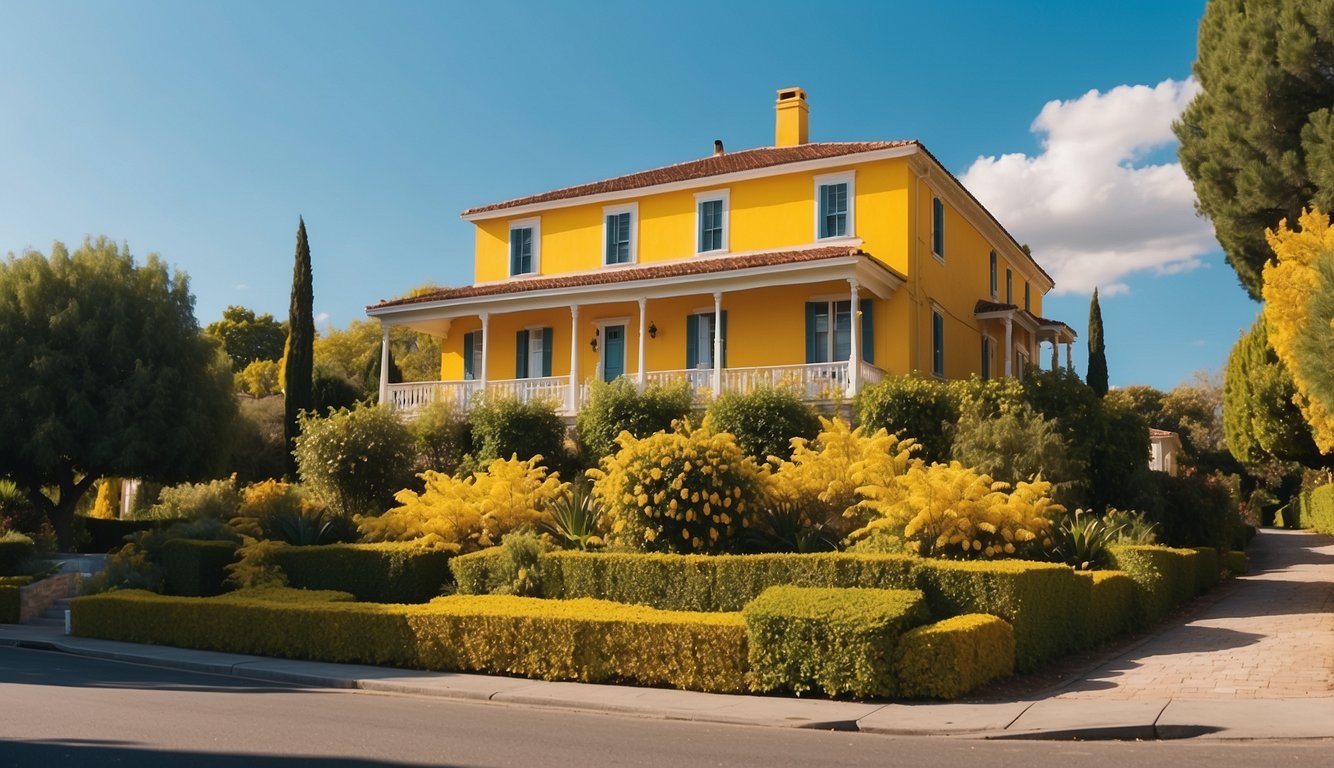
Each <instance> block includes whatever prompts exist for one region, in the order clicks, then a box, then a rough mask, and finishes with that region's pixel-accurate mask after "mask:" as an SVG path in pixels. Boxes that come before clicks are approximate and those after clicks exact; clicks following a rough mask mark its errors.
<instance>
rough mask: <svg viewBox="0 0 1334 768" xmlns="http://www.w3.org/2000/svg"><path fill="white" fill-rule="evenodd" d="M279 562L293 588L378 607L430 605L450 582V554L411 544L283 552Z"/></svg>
mask: <svg viewBox="0 0 1334 768" xmlns="http://www.w3.org/2000/svg"><path fill="white" fill-rule="evenodd" d="M273 561H274V563H275V564H276V565H277V566H278V567H279V568H281V569H282V572H283V573H284V574H286V576H287V583H288V584H289V585H290V586H292V587H298V588H301V589H313V590H330V589H331V590H337V591H340V592H350V593H352V594H353V595H355V596H356V598H357V599H358V600H363V601H366V602H372V603H424V602H426V601H428V600H430V599H431V598H433V597H436V596H438V595H440V594H441V592H443V591H444V589H445V585H446V584H447V583H448V582H449V554H448V553H446V552H443V551H440V550H432V549H426V548H423V547H421V546H420V545H416V544H413V543H411V542H407V543H396V542H395V543H382V544H330V545H327V546H318V547H308V546H305V547H281V548H277V549H275V550H274V551H273Z"/></svg>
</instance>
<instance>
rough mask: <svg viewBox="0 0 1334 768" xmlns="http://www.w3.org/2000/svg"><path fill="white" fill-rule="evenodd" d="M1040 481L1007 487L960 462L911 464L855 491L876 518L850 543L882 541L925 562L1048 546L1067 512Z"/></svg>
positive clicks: (980, 556) (1010, 552)
mask: <svg viewBox="0 0 1334 768" xmlns="http://www.w3.org/2000/svg"><path fill="white" fill-rule="evenodd" d="M1050 490H1051V484H1050V483H1048V482H1047V481H1045V480H1036V481H1034V482H1031V483H1023V482H1021V483H1018V484H1017V485H1015V487H1014V489H1013V490H1010V489H1009V486H1008V485H1007V484H1005V483H997V482H994V481H993V480H992V479H991V478H990V477H988V476H986V475H984V474H980V473H978V472H977V471H976V470H973V469H969V468H968V467H965V466H963V465H962V464H960V463H959V462H957V461H955V462H950V463H949V464H932V465H930V466H925V465H922V464H916V465H913V466H910V467H908V470H907V472H905V473H904V474H903V475H901V476H899V477H896V478H894V481H893V482H892V483H890V484H887V485H871V486H864V487H862V488H859V489H858V492H859V493H863V494H865V495H866V497H867V501H865V502H863V503H864V504H865V506H866V507H867V508H868V509H870V510H871V511H872V512H873V513H875V514H876V515H878V516H877V517H876V518H875V519H874V520H872V521H871V522H870V523H868V524H867V525H866V526H865V527H863V528H861V529H859V530H857V531H854V532H853V533H852V538H854V539H859V538H863V537H887V538H889V539H890V540H892V541H897V543H899V544H900V545H901V546H902V548H903V549H904V550H905V551H908V552H915V553H917V554H920V555H923V556H926V557H957V558H985V559H990V558H996V557H1006V556H1008V555H1013V554H1015V553H1016V552H1017V551H1018V550H1019V549H1020V548H1022V547H1024V546H1025V545H1027V544H1029V543H1030V542H1040V543H1041V544H1042V545H1043V546H1050V544H1051V541H1050V539H1049V538H1048V533H1047V532H1048V530H1049V529H1050V528H1051V525H1052V518H1053V517H1054V516H1057V515H1059V514H1061V513H1063V512H1064V511H1065V509H1064V507H1062V506H1061V505H1059V504H1056V503H1055V502H1053V501H1052V500H1051V497H1050V495H1049V492H1050Z"/></svg>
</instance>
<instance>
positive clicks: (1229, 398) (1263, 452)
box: [1223, 313, 1323, 467]
mask: <svg viewBox="0 0 1334 768" xmlns="http://www.w3.org/2000/svg"><path fill="white" fill-rule="evenodd" d="M1296 394H1297V388H1296V386H1295V385H1294V384H1293V383H1292V374H1291V373H1288V368H1287V366H1285V365H1284V364H1283V362H1282V361H1281V360H1279V359H1278V355H1276V354H1274V350H1273V349H1271V348H1270V347H1269V327H1268V324H1267V323H1266V322H1265V316H1264V314H1263V313H1262V314H1261V315H1260V316H1259V317H1257V318H1256V319H1255V325H1253V326H1252V327H1251V330H1250V332H1248V333H1247V334H1245V335H1244V336H1242V337H1241V338H1240V339H1239V340H1238V341H1237V344H1236V346H1234V347H1233V348H1232V353H1231V354H1230V355H1228V358H1227V371H1226V373H1225V374H1224V378H1223V430H1224V432H1225V434H1226V435H1227V448H1228V450H1229V451H1230V452H1231V453H1232V455H1233V457H1235V458H1236V459H1237V461H1240V462H1242V463H1244V464H1260V463H1263V462H1265V461H1271V460H1275V459H1276V460H1279V461H1297V462H1300V463H1302V464H1305V465H1306V466H1309V467H1318V466H1320V465H1321V464H1322V463H1323V462H1322V460H1321V457H1320V451H1319V450H1318V449H1317V448H1316V447H1315V441H1314V440H1313V439H1312V438H1311V426H1310V425H1309V424H1307V423H1306V420H1305V419H1304V418H1303V417H1302V413H1301V411H1300V410H1298V409H1297V406H1296V405H1295V404H1294V403H1293V399H1294V396H1295V395H1296Z"/></svg>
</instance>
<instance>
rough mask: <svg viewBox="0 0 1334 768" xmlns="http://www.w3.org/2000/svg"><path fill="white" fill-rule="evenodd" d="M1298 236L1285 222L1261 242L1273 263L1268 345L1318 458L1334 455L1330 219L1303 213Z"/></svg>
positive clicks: (1267, 275)
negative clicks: (1293, 391) (1292, 388)
mask: <svg viewBox="0 0 1334 768" xmlns="http://www.w3.org/2000/svg"><path fill="white" fill-rule="evenodd" d="M1299 223H1300V225H1301V229H1300V230H1292V229H1289V228H1288V222H1287V220H1284V221H1282V222H1280V223H1279V226H1278V230H1277V231H1274V230H1269V231H1267V232H1265V236H1266V237H1267V238H1268V239H1269V246H1270V247H1271V248H1273V249H1274V254H1275V255H1276V256H1277V257H1278V260H1277V261H1271V262H1269V263H1268V264H1266V265H1265V268H1264V299H1265V307H1264V313H1265V320H1266V321H1268V323H1269V344H1270V346H1272V347H1273V348H1274V352H1275V353H1276V354H1277V355H1278V357H1279V359H1280V360H1282V361H1283V363H1284V365H1286V366H1287V368H1288V370H1289V371H1291V372H1292V381H1293V384H1295V385H1296V388H1297V396H1296V397H1295V398H1294V402H1296V404H1297V407H1298V408H1300V409H1301V412H1302V416H1304V417H1305V418H1306V421H1307V422H1308V423H1309V424H1310V425H1311V436H1312V437H1313V438H1315V442H1316V446H1317V447H1319V448H1320V452H1321V453H1326V454H1328V453H1330V452H1334V375H1332V374H1331V373H1330V371H1331V368H1330V366H1329V350H1330V348H1331V346H1334V227H1331V226H1330V223H1329V216H1328V215H1327V214H1324V213H1321V212H1320V211H1306V212H1304V213H1303V214H1302V216H1301V219H1300V220H1299Z"/></svg>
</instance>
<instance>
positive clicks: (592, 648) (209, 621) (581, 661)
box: [71, 590, 746, 692]
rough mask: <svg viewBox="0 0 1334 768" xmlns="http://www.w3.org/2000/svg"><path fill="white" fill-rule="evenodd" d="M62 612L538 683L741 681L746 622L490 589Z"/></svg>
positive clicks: (88, 600)
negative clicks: (402, 597) (417, 601)
mask: <svg viewBox="0 0 1334 768" xmlns="http://www.w3.org/2000/svg"><path fill="white" fill-rule="evenodd" d="M71 614H72V623H73V626H72V629H73V632H74V634H75V635H78V636H81V637H98V638H104V639H109V640H124V641H129V642H147V643H161V644H167V645H175V646H180V647H183V648H200V649H208V650H217V651H226V652H231V653H250V654H260V655H265V656H281V657H287V658H300V659H312V660H319V661H328V662H338V663H359V664H380V665H389V666H397V667H407V668H417V669H429V670H436V671H459V672H488V673H495V674H507V675H520V676H524V677H534V678H541V679H545V680H577V681H581V682H608V683H610V682H633V683H637V684H641V685H667V686H672V687H676V688H683V689H689V690H699V691H717V692H738V691H742V690H744V689H745V678H744V674H745V663H746V630H745V624H744V622H743V621H742V618H741V616H740V615H739V614H737V613H715V614H699V613H683V612H672V611H658V610H654V609H652V608H646V607H643V606H631V605H622V604H618V603H610V602H606V601H600V600H572V601H562V602H553V601H549V600H538V599H534V598H523V597H512V596H497V595H487V596H473V597H467V596H453V597H442V598H438V599H436V600H434V601H432V602H431V603H429V604H426V605H384V604H376V603H344V602H329V601H328V600H323V599H308V600H307V601H305V602H275V601H270V600H265V599H258V598H255V597H251V598H246V597H226V596H224V597H220V598H203V599H201V598H188V597H170V596H164V595H155V594H153V593H151V592H143V591H139V590H124V591H117V592H109V593H106V594H102V595H95V596H90V597H80V598H76V599H75V600H74V601H73V603H72V604H71Z"/></svg>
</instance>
